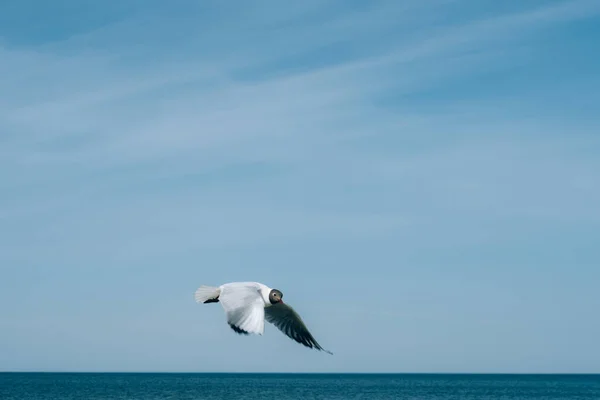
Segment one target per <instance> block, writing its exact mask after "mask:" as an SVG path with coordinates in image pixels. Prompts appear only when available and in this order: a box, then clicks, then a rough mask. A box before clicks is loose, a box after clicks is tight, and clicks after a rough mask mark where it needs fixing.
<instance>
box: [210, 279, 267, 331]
mask: <svg viewBox="0 0 600 400" xmlns="http://www.w3.org/2000/svg"><path fill="white" fill-rule="evenodd" d="M263 286H264V285H262V284H259V283H256V282H235V283H231V284H225V285H223V286H221V294H220V296H219V301H220V303H221V305H222V306H223V309H224V310H225V315H226V317H227V323H229V324H230V325H234V326H236V327H238V328H240V329H242V330H244V331H246V332H248V333H254V334H257V335H262V334H263V333H264V328H265V301H264V298H263V297H264V296H263V294H262V292H263V290H264V289H265V288H264V287H263ZM269 290H270V289H269Z"/></svg>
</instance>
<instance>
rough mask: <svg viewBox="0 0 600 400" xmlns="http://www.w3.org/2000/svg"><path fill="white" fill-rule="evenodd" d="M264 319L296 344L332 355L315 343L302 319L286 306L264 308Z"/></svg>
mask: <svg viewBox="0 0 600 400" xmlns="http://www.w3.org/2000/svg"><path fill="white" fill-rule="evenodd" d="M265 318H266V320H267V321H268V322H270V323H272V324H273V325H275V326H276V327H277V329H279V330H280V331H281V332H283V333H284V334H286V335H287V336H289V337H290V338H292V339H294V340H295V341H296V342H298V343H300V344H303V345H304V346H306V347H309V348H311V349H312V348H315V349H317V350H322V351H324V352H326V353H329V354H333V353H332V352H330V351H329V350H325V349H324V348H322V347H321V345H319V343H317V341H316V340H315V338H314V337H313V335H311V333H310V332H309V331H308V328H306V325H304V322H303V321H302V318H300V316H299V315H298V313H297V312H296V311H294V309H293V308H292V307H290V306H288V305H287V304H285V303H282V302H280V303H276V304H273V305H272V306H270V307H266V308H265Z"/></svg>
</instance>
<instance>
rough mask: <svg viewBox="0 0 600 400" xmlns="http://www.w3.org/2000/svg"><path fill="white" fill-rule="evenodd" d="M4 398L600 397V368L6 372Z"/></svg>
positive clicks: (0, 385) (0, 378)
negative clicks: (559, 371)
mask: <svg viewBox="0 0 600 400" xmlns="http://www.w3.org/2000/svg"><path fill="white" fill-rule="evenodd" d="M0 399H2V400H71V399H77V400H126V399H127V400H133V399H136V400H137V399H139V400H142V399H143V400H154V399H173V400H175V399H181V400H185V399H198V400H200V399H205V400H213V399H228V400H229V399H232V400H235V399H271V400H286V399H322V400H329V399H340V400H341V399H344V400H349V399H372V400H380V399H414V400H416V399H420V400H438V399H440V400H441V399H445V400H452V399H464V400H468V399H486V400H500V399H502V400H509V399H510V400H517V399H518V400H528V399H545V400H554V399H565V400H566V399H569V400H576V399H586V400H587V399H589V400H592V399H593V400H599V399H600V375H420V374H417V375H411V374H113V373H107V374H91V373H90V374H88V373H85V374H70V373H0Z"/></svg>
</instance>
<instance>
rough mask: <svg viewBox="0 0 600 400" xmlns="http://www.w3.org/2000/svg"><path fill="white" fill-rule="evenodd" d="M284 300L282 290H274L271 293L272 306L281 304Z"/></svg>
mask: <svg viewBox="0 0 600 400" xmlns="http://www.w3.org/2000/svg"><path fill="white" fill-rule="evenodd" d="M282 298H283V293H281V291H280V290H277V289H272V290H271V292H270V293H269V301H270V302H271V304H277V303H279V302H280V301H281V299H282Z"/></svg>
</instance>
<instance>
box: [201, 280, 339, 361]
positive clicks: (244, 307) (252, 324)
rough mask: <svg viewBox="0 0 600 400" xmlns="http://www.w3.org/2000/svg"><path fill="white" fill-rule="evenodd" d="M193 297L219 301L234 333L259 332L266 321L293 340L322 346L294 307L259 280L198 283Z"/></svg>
mask: <svg viewBox="0 0 600 400" xmlns="http://www.w3.org/2000/svg"><path fill="white" fill-rule="evenodd" d="M194 297H195V299H196V302H197V303H219V302H220V303H221V305H222V306H223V309H224V310H225V315H226V317H227V323H228V324H229V326H230V327H231V329H233V330H234V331H235V332H236V333H239V334H244V335H248V334H250V333H253V334H257V335H262V334H263V332H264V328H265V319H266V320H267V322H270V323H272V324H273V325H275V326H276V327H277V328H278V329H279V330H280V331H281V332H283V333H284V334H286V335H287V336H288V337H290V338H292V339H293V340H295V341H296V342H298V343H300V344H303V345H304V346H306V347H309V348H311V349H312V348H315V349H317V350H322V351H324V352H326V353H329V354H333V353H331V352H330V351H329V350H325V349H324V348H322V347H321V346H320V345H319V343H317V341H316V340H315V338H314V337H313V336H312V334H311V333H310V332H309V331H308V329H307V328H306V325H304V322H303V321H302V319H301V318H300V316H299V315H298V313H296V311H294V309H293V308H292V307H290V306H288V305H287V304H285V303H284V302H283V300H282V298H283V293H281V291H280V290H277V289H271V288H270V287H268V286H266V285H263V284H262V283H258V282H232V283H226V284H224V285H221V286H219V287H214V286H205V285H202V286H200V287H199V288H198V289H197V290H196V292H195V294H194Z"/></svg>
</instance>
